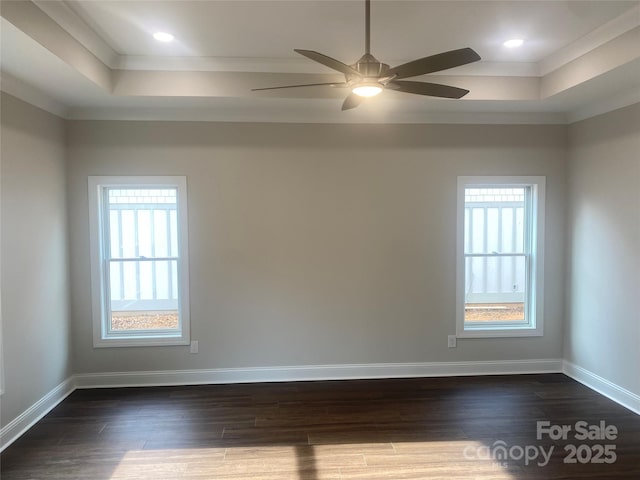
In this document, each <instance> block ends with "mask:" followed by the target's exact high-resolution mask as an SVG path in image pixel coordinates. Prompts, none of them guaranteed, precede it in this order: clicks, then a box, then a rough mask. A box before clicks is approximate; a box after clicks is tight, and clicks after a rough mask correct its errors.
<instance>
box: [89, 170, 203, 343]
mask: <svg viewBox="0 0 640 480" xmlns="http://www.w3.org/2000/svg"><path fill="white" fill-rule="evenodd" d="M89 208H90V209H89V217H90V235H91V290H92V310H93V342H94V346H96V347H107V346H109V347H120V346H144V345H186V344H188V343H189V341H190V336H189V303H188V302H189V272H188V263H189V259H188V251H187V184H186V179H185V177H89Z"/></svg>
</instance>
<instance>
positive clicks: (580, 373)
mask: <svg viewBox="0 0 640 480" xmlns="http://www.w3.org/2000/svg"><path fill="white" fill-rule="evenodd" d="M562 373H564V374H565V375H566V376H568V377H571V378H573V379H574V380H576V381H577V382H580V383H582V384H583V385H586V386H587V387H589V388H590V389H592V390H595V391H596V392H598V393H600V394H602V395H604V396H605V397H608V398H610V399H611V400H613V401H614V402H616V403H619V404H620V405H622V406H623V407H626V408H628V409H629V410H631V411H632V412H634V413H637V414H638V415H640V395H636V394H635V393H633V392H630V391H629V390H627V389H626V388H622V387H621V386H619V385H616V384H615V383H613V382H610V381H609V380H607V379H606V378H602V377H601V376H599V375H596V374H595V373H593V372H591V371H589V370H587V369H586V368H582V367H580V366H578V365H575V364H574V363H571V362H569V361H567V360H565V361H564V362H563V365H562Z"/></svg>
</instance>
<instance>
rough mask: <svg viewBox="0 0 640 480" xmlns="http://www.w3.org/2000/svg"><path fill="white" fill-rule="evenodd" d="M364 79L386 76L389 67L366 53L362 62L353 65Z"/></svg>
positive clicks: (361, 59)
mask: <svg viewBox="0 0 640 480" xmlns="http://www.w3.org/2000/svg"><path fill="white" fill-rule="evenodd" d="M351 67H353V69H354V70H356V71H357V72H358V73H359V74H360V75H362V76H363V77H364V78H374V79H377V78H379V77H382V76H384V74H385V72H386V71H387V70H389V68H390V67H389V65H387V64H386V63H382V62H380V61H379V60H378V59H377V58H376V57H374V56H373V55H371V54H370V53H365V54H364V55H363V56H362V57H360V60H358V61H357V62H356V63H355V64H354V65H351Z"/></svg>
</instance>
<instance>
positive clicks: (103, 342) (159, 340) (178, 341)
mask: <svg viewBox="0 0 640 480" xmlns="http://www.w3.org/2000/svg"><path fill="white" fill-rule="evenodd" d="M190 343H191V341H190V339H188V338H183V337H136V338H131V337H110V338H99V339H94V340H93V346H94V348H110V347H171V346H181V345H189V344H190Z"/></svg>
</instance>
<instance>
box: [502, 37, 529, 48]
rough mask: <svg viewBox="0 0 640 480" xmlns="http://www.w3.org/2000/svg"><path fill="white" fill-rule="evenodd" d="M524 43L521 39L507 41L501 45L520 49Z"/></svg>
mask: <svg viewBox="0 0 640 480" xmlns="http://www.w3.org/2000/svg"><path fill="white" fill-rule="evenodd" d="M523 43H524V40H523V39H521V38H512V39H511V40H507V41H506V42H504V43H503V45H504V46H505V47H507V48H517V47H521V46H522V44H523Z"/></svg>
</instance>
